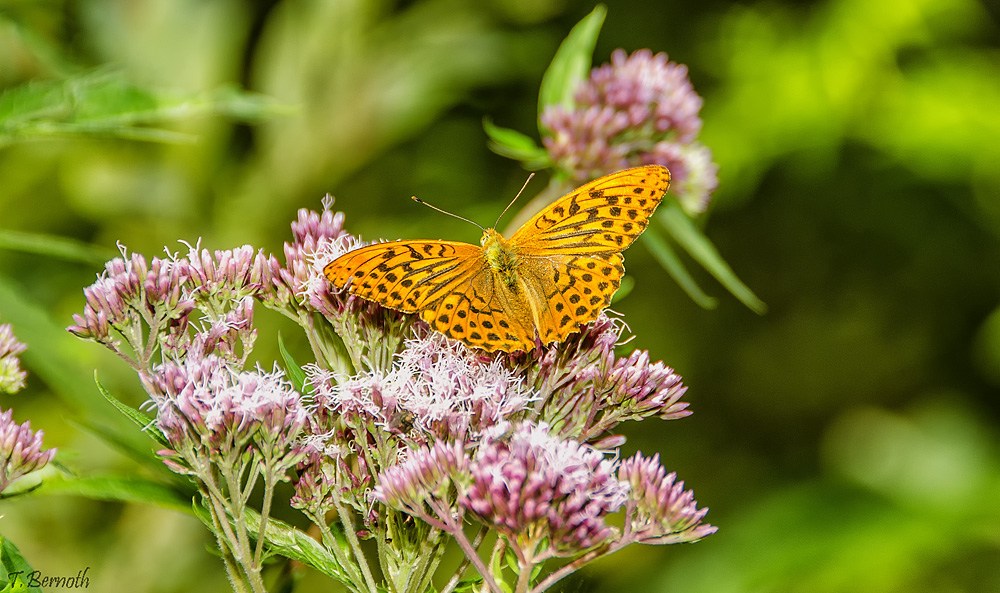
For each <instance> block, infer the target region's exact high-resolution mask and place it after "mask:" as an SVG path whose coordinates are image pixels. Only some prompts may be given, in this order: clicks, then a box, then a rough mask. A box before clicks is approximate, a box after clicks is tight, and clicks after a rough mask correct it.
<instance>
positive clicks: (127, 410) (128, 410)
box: [94, 371, 170, 448]
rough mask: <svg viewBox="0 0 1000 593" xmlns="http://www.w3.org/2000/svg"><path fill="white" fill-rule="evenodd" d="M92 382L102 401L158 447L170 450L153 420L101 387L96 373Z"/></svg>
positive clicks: (165, 438)
mask: <svg viewBox="0 0 1000 593" xmlns="http://www.w3.org/2000/svg"><path fill="white" fill-rule="evenodd" d="M94 382H95V383H97V389H98V390H99V391H100V392H101V395H103V396H104V399H106V400H108V401H109V402H111V405H112V406H114V407H115V408H116V409H117V410H118V411H119V412H121V413H122V414H124V415H125V417H126V418H128V419H129V420H131V421H132V422H134V423H135V424H136V425H137V426H139V427H140V428H142V430H143V432H145V433H146V434H148V435H149V437H150V438H152V439H153V440H154V441H156V443H157V444H158V445H160V446H161V447H165V448H170V443H169V442H167V437H165V436H163V432H161V431H160V429H159V428H157V426H156V425H155V424H154V420H153V419H152V418H150V417H149V416H147V415H145V414H143V413H142V412H140V411H139V410H136V409H135V408H133V407H132V406H130V405H128V404H126V403H124V402H122V401H121V400H119V399H118V398H116V397H115V396H113V395H111V393H110V392H109V391H108V390H107V389H105V388H104V386H103V385H101V382H100V381H99V380H98V379H97V371H94Z"/></svg>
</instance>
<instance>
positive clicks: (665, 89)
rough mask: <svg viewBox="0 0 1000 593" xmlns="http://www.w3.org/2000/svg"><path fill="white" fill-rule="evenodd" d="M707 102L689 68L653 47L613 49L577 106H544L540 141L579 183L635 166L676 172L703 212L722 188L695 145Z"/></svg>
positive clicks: (677, 185)
mask: <svg viewBox="0 0 1000 593" xmlns="http://www.w3.org/2000/svg"><path fill="white" fill-rule="evenodd" d="M701 106H702V99H701V97H699V96H698V94H697V93H695V91H694V87H692V86H691V81H690V80H688V77H687V67H685V66H683V65H681V64H675V63H673V62H670V61H669V60H668V58H667V55H666V54H664V53H658V54H656V55H653V52H651V51H649V50H648V49H644V50H639V51H637V52H635V53H633V54H632V55H631V56H629V55H626V53H625V51H624V50H621V49H619V50H615V52H614V53H613V54H612V55H611V63H610V64H605V65H603V66H600V67H598V68H595V69H594V70H593V71H592V72H591V74H590V78H589V79H587V80H586V81H584V82H583V84H582V85H581V86H580V87H579V88H578V89H577V90H576V93H575V95H574V102H573V105H572V106H569V107H567V106H564V105H548V106H546V107H545V109H544V110H543V111H542V114H541V118H540V120H541V124H542V128H543V137H542V142H543V144H544V145H545V148H546V150H548V152H549V156H550V158H551V159H552V161H554V162H555V163H556V165H557V166H558V167H559V168H560V169H562V170H563V171H565V172H566V173H567V174H569V176H570V178H571V179H572V180H573V181H574V182H577V183H583V182H585V181H588V180H590V179H594V178H597V177H600V176H602V175H606V174H608V173H612V172H614V171H618V170H621V169H626V168H628V167H634V166H637V165H647V164H658V165H664V166H666V167H667V168H668V169H670V173H671V176H672V182H671V193H673V194H674V195H676V196H677V197H678V198H679V199H680V200H681V204H682V205H683V206H684V207H685V209H687V210H688V211H689V212H691V213H693V214H696V213H701V212H704V211H705V209H706V208H707V206H708V202H709V199H710V197H711V193H712V192H713V191H714V190H715V188H716V186H717V185H718V179H717V176H716V174H717V167H716V165H715V164H714V163H713V162H712V153H711V151H710V150H709V149H708V148H707V147H706V146H704V145H702V144H700V143H698V142H697V140H696V139H697V136H698V132H699V131H700V130H701V118H700V117H699V116H698V112H699V111H700V110H701Z"/></svg>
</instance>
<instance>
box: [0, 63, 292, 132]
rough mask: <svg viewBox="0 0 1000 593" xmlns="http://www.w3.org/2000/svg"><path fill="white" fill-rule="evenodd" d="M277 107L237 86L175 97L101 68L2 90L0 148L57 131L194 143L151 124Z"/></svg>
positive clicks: (250, 115) (252, 115)
mask: <svg viewBox="0 0 1000 593" xmlns="http://www.w3.org/2000/svg"><path fill="white" fill-rule="evenodd" d="M276 112H278V110H277V109H276V107H275V106H274V105H273V102H272V101H268V100H266V99H264V98H263V97H260V96H257V95H254V94H251V93H245V92H242V91H239V90H237V89H232V88H223V89H221V90H219V91H215V92H211V93H206V94H203V95H190V96H171V95H170V94H167V93H157V92H153V91H150V90H148V89H144V88H141V87H138V86H136V85H133V84H130V83H129V82H128V81H127V80H125V78H124V77H123V76H122V74H121V73H120V72H114V71H106V70H105V71H97V72H91V73H86V74H80V75H76V76H70V77H68V78H65V79H61V80H54V81H44V82H34V81H32V82H28V83H26V84H23V85H20V86H16V87H13V88H10V89H6V90H4V91H3V92H2V93H0V149H3V148H4V147H5V146H7V145H10V144H13V143H15V142H24V141H28V140H33V139H39V138H47V137H52V136H62V137H73V136H97V137H105V138H121V139H126V140H142V141H147V142H173V143H190V142H194V141H195V140H196V138H195V137H194V136H191V135H189V134H184V133H180V132H175V131H172V130H168V129H165V128H156V127H151V126H152V125H155V124H163V123H167V122H171V121H178V120H183V119H188V118H191V117H193V116H198V115H202V114H208V113H214V114H224V115H228V116H230V117H234V118H243V119H248V120H258V119H261V118H264V117H267V116H269V115H273V114H274V113H276Z"/></svg>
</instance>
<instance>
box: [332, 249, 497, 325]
mask: <svg viewBox="0 0 1000 593" xmlns="http://www.w3.org/2000/svg"><path fill="white" fill-rule="evenodd" d="M484 265H485V264H484V263H483V261H482V249H480V248H479V247H477V246H475V245H470V244H468V243H458V242H454V241H393V242H391V243H376V244H374V245H369V246H367V247H362V248H360V249H355V250H354V251H349V252H347V253H345V254H344V255H342V256H340V257H339V258H337V259H336V260H334V261H333V262H331V263H329V264H328V265H327V266H326V268H324V269H323V272H324V273H325V274H326V276H327V278H329V279H330V281H331V282H333V283H334V285H336V286H338V287H341V288H343V287H344V286H345V285H346V286H347V287H348V288H349V290H350V292H351V293H352V294H356V295H358V296H360V297H362V298H366V299H369V300H372V301H375V302H378V303H380V304H382V305H384V306H386V307H390V308H393V309H397V310H400V311H404V312H407V313H416V312H417V311H420V310H422V309H424V308H425V307H427V306H428V305H429V304H430V303H433V302H435V301H436V300H439V299H442V298H444V297H445V296H446V295H447V294H449V293H450V292H452V291H454V290H461V287H462V285H463V283H464V282H466V281H467V280H468V279H469V277H471V276H473V275H475V273H476V272H477V271H479V270H481V269H482V268H483V266H484Z"/></svg>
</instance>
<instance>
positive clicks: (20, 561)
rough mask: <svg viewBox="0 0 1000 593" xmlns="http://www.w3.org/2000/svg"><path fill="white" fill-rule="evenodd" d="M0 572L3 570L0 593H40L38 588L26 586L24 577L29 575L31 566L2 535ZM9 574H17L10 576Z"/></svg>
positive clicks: (12, 543)
mask: <svg viewBox="0 0 1000 593" xmlns="http://www.w3.org/2000/svg"><path fill="white" fill-rule="evenodd" d="M0 570H3V574H2V575H0V585H2V586H3V589H0V591H3V592H4V593H15V592H18V593H20V592H22V591H23V592H25V593H41V592H42V590H41V589H40V588H38V587H28V586H27V583H26V575H28V574H29V573H31V571H32V568H31V565H30V564H28V561H27V560H25V559H24V558H23V557H22V556H21V552H20V551H18V549H17V546H15V545H14V542H12V541H10V540H9V539H7V538H6V537H3V536H2V535H0ZM11 573H19V574H16V575H12V574H11Z"/></svg>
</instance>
